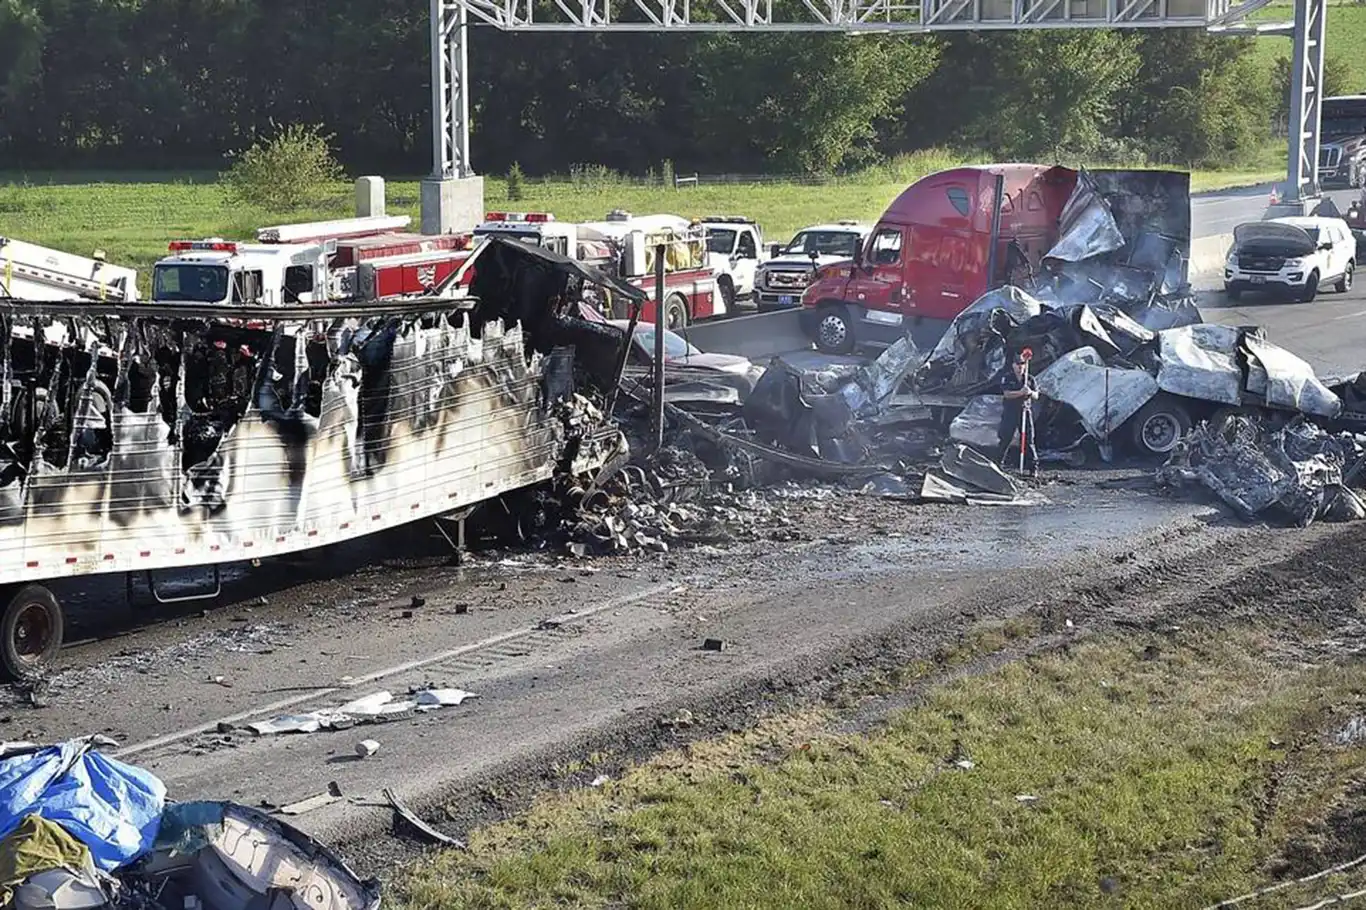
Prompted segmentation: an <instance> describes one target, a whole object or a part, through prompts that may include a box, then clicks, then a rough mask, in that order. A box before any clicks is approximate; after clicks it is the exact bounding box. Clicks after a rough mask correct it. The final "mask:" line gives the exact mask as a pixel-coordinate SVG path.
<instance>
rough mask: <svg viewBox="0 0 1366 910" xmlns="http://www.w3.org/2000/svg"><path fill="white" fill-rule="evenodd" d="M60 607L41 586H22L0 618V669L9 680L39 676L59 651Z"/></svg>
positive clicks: (60, 638) (60, 643)
mask: <svg viewBox="0 0 1366 910" xmlns="http://www.w3.org/2000/svg"><path fill="white" fill-rule="evenodd" d="M62 625H63V623H62V608H61V605H60V604H58V603H57V598H56V597H53V596H52V592H51V591H49V590H48V589H47V588H44V587H43V586H42V585H24V586H23V587H22V588H19V589H18V591H16V592H15V593H14V596H13V597H12V598H11V599H10V602H9V603H8V604H7V605H6V607H5V612H4V615H3V616H2V617H0V669H2V670H3V671H4V675H5V676H7V677H8V678H10V679H32V678H34V677H36V676H40V675H41V674H42V673H43V672H44V671H45V670H47V669H48V667H49V666H50V665H51V664H52V662H53V661H54V660H56V658H57V652H59V651H60V650H61V648H62Z"/></svg>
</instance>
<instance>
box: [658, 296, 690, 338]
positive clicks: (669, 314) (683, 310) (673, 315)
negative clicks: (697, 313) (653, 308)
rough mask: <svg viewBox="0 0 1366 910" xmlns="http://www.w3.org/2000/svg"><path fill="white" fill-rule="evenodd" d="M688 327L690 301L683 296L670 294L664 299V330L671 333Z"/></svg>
mask: <svg viewBox="0 0 1366 910" xmlns="http://www.w3.org/2000/svg"><path fill="white" fill-rule="evenodd" d="M687 327H688V301H686V300H684V299H683V295H682V294H670V295H669V296H668V297H666V298H664V328H666V329H668V330H669V331H671V332H677V331H678V330H679V329H686V328H687Z"/></svg>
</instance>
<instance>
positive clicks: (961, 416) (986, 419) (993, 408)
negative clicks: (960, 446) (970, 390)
mask: <svg viewBox="0 0 1366 910" xmlns="http://www.w3.org/2000/svg"><path fill="white" fill-rule="evenodd" d="M1004 410H1005V402H1004V400H1003V399H1002V398H1001V396H1000V395H978V396H976V397H975V398H970V399H968V403H967V406H966V407H964V408H963V410H962V411H960V412H958V415H957V416H956V417H954V418H953V422H952V423H950V424H949V438H950V439H952V440H953V441H954V442H961V443H964V444H966V445H970V446H973V447H975V448H979V449H995V448H997V447H998V446H1000V444H1001V439H1000V435H999V434H1000V426H1001V412H1002V411H1004Z"/></svg>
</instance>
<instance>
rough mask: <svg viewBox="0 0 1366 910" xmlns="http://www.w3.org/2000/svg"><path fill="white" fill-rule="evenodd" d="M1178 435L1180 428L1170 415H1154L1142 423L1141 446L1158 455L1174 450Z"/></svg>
mask: <svg viewBox="0 0 1366 910" xmlns="http://www.w3.org/2000/svg"><path fill="white" fill-rule="evenodd" d="M1180 433H1181V429H1180V426H1179V425H1178V424H1177V422H1176V418H1175V417H1174V416H1172V415H1171V414H1154V415H1153V416H1151V417H1149V418H1148V419H1147V420H1145V421H1144V422H1143V444H1144V445H1145V446H1146V447H1147V448H1148V449H1149V450H1150V451H1153V452H1158V453H1159V454H1165V453H1167V452H1170V451H1171V450H1172V449H1173V448H1175V447H1176V442H1177V439H1178V438H1179V437H1180Z"/></svg>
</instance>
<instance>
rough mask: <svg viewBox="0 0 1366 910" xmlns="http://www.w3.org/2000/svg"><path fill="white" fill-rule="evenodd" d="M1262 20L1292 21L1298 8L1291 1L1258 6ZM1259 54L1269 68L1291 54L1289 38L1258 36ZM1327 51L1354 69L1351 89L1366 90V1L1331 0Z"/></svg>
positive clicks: (1350, 90)
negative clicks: (1277, 59) (1279, 58)
mask: <svg viewBox="0 0 1366 910" xmlns="http://www.w3.org/2000/svg"><path fill="white" fill-rule="evenodd" d="M1252 18H1253V19H1256V20H1259V21H1269V22H1292V21H1294V18H1295V9H1294V6H1293V5H1292V4H1289V3H1284V4H1282V3H1277V4H1273V5H1271V6H1268V7H1265V8H1264V9H1262V10H1259V11H1258V12H1257V13H1256V14H1255V15H1254V16H1253V17H1252ZM1256 48H1257V50H1256V53H1257V56H1258V57H1259V58H1260V60H1261V61H1262V64H1263V65H1264V66H1265V67H1266V68H1267V71H1268V72H1270V71H1271V70H1272V68H1273V67H1274V66H1275V61H1276V58H1277V57H1289V56H1290V54H1291V45H1290V39H1289V38H1265V37H1263V38H1258V39H1257V45H1256ZM1324 52H1325V53H1326V54H1327V55H1328V56H1329V57H1339V58H1341V59H1342V60H1344V61H1345V62H1346V64H1347V67H1348V69H1349V70H1350V72H1351V82H1350V83H1349V86H1348V91H1349V92H1350V93H1353V94H1363V93H1366V4H1362V3H1357V2H1355V0H1328V26H1327V37H1326V40H1325V41H1324Z"/></svg>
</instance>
